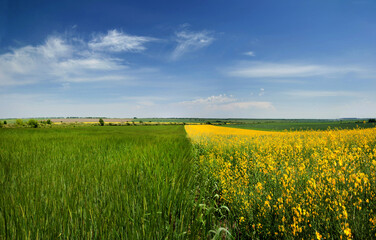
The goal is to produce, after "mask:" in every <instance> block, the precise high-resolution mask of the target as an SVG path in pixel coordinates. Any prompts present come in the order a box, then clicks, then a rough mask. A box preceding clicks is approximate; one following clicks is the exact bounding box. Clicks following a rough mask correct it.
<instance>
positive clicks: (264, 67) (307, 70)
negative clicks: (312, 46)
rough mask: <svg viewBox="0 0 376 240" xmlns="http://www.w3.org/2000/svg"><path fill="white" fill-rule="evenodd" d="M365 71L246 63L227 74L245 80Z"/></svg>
mask: <svg viewBox="0 0 376 240" xmlns="http://www.w3.org/2000/svg"><path fill="white" fill-rule="evenodd" d="M365 71H366V70H365V69H362V68H359V67H356V66H325V65H315V64H290V63H287V64H286V63H269V62H246V63H243V64H241V65H238V66H236V67H233V68H231V69H229V70H228V71H227V74H228V75H230V76H233V77H244V78H270V77H273V78H286V77H291V78H294V77H298V78H299V77H313V76H325V77H333V76H338V75H343V74H348V73H363V72H365Z"/></svg>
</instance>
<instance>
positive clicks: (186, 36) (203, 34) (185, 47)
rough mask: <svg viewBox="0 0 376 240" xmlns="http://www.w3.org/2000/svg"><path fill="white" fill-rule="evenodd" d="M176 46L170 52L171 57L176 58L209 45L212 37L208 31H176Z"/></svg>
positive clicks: (212, 39)
mask: <svg viewBox="0 0 376 240" xmlns="http://www.w3.org/2000/svg"><path fill="white" fill-rule="evenodd" d="M176 41H177V43H178V44H177V46H176V48H175V49H174V51H173V52H172V55H171V58H172V59H173V60H176V59H178V58H180V57H181V56H182V55H183V54H185V53H187V52H192V51H196V50H198V49H200V48H203V47H206V46H208V45H210V44H211V43H212V42H213V41H214V37H213V36H212V34H211V33H210V32H208V31H200V32H192V31H188V30H182V31H180V32H176Z"/></svg>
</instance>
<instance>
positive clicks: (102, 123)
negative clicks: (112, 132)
mask: <svg viewBox="0 0 376 240" xmlns="http://www.w3.org/2000/svg"><path fill="white" fill-rule="evenodd" d="M99 125H101V126H104V121H103V119H102V118H100V119H99Z"/></svg>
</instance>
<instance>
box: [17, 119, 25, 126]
mask: <svg viewBox="0 0 376 240" xmlns="http://www.w3.org/2000/svg"><path fill="white" fill-rule="evenodd" d="M16 124H17V125H23V124H24V122H23V120H22V119H17V120H16Z"/></svg>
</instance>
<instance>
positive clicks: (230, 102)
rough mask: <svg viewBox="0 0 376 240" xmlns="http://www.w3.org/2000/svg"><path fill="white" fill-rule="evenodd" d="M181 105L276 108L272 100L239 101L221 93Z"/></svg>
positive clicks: (221, 107) (193, 106)
mask: <svg viewBox="0 0 376 240" xmlns="http://www.w3.org/2000/svg"><path fill="white" fill-rule="evenodd" d="M180 104H181V105H183V106H185V107H190V108H204V109H210V110H225V111H233V110H239V109H243V110H244V109H255V108H256V109H264V110H265V109H274V106H273V104H272V103H271V102H261V101H239V100H238V99H236V98H234V97H233V96H231V95H230V96H227V95H226V94H223V95H222V94H220V95H218V96H210V97H207V98H198V99H195V100H192V101H184V102H180Z"/></svg>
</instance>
